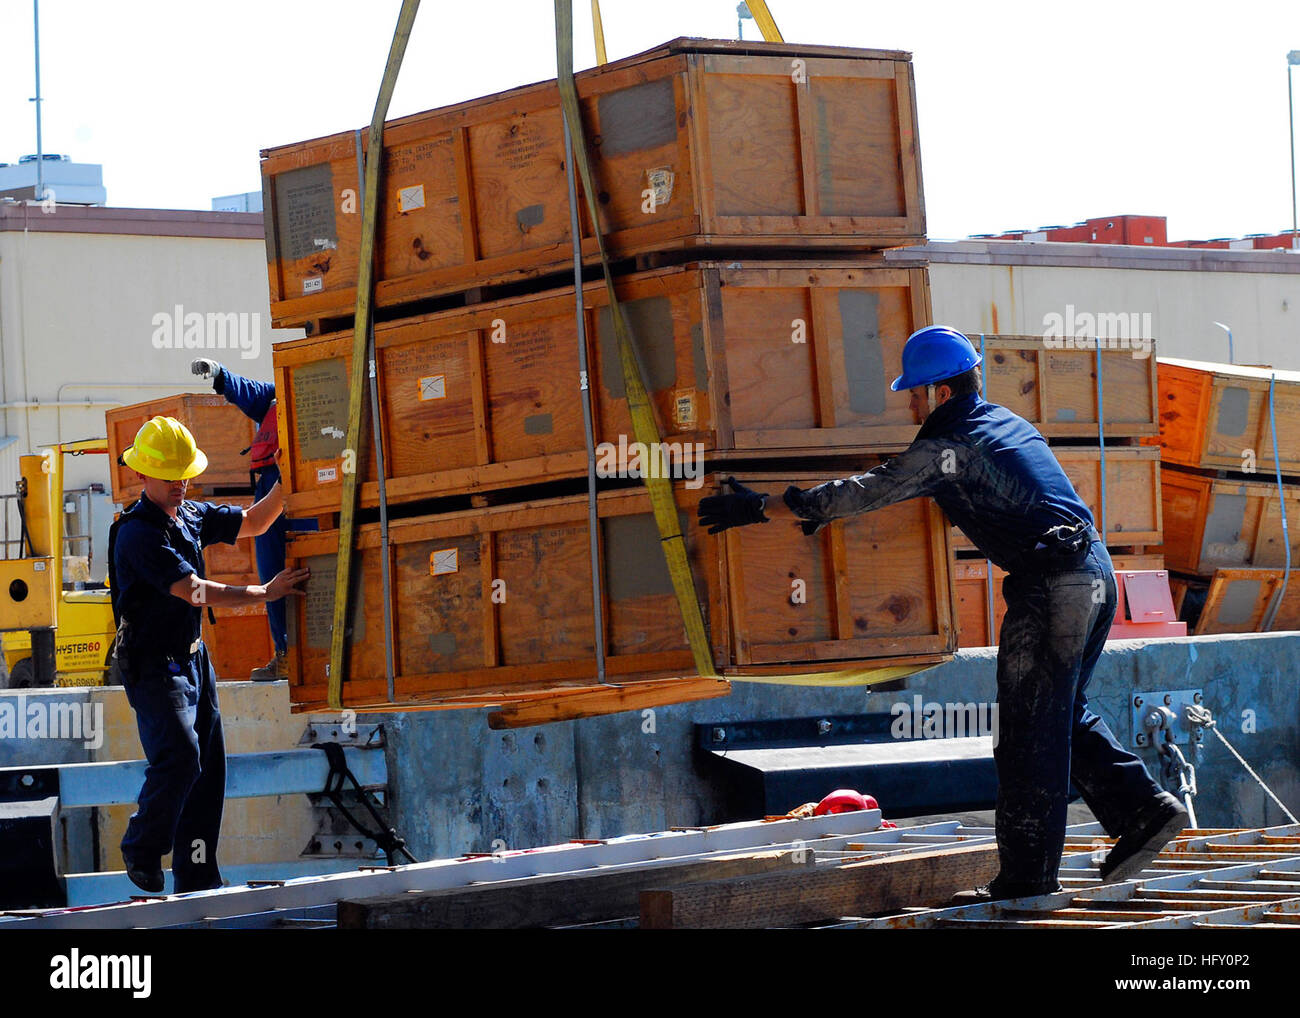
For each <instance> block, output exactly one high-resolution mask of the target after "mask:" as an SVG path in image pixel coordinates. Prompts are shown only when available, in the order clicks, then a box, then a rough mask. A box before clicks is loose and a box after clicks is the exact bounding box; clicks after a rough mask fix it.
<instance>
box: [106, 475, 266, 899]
mask: <svg viewBox="0 0 1300 1018" xmlns="http://www.w3.org/2000/svg"><path fill="white" fill-rule="evenodd" d="M176 517H177V518H176V519H175V520H173V519H172V518H171V517H170V516H168V515H167V513H166V512H164V511H163V510H162V509H161V508H159V507H158V506H157V505H155V504H154V503H153V502H151V501H150V500H149V499H148V497H147V496H145V495H143V494H142V495H141V496H140V498H139V500H138V501H136V502H134V503H133V504H132V505H131V506H130V507H129V508H127V509H126V510H125V511H124V512H123V513H122V515H121V517H120V518H119V519H118V521H117V522H116V523H114V524H113V529H112V531H111V532H110V536H109V545H110V552H109V555H110V557H111V559H112V576H111V579H110V583H111V585H112V589H113V590H114V592H115V593H114V610H115V613H117V614H118V616H119V625H118V642H117V647H118V652H117V653H118V663H119V666H120V667H121V670H122V681H123V685H124V686H125V688H126V696H127V700H128V701H129V702H130V704H131V706H132V708H133V709H134V710H135V716H136V724H137V726H138V728H139V730H140V742H141V744H142V745H143V746H144V752H145V756H146V757H147V758H148V761H149V766H148V767H147V768H146V769H145V777H144V787H143V788H142V789H141V791H140V797H139V809H138V810H137V811H136V812H135V814H134V815H133V816H132V817H131V820H130V822H129V823H128V824H127V828H126V835H125V836H124V837H123V838H122V856H123V858H124V859H125V860H126V861H127V863H128V866H130V865H140V866H141V867H142V868H152V867H153V866H155V865H156V864H157V863H158V862H160V860H161V859H162V857H163V856H164V855H166V854H167V853H168V852H172V874H173V876H174V878H175V890H176V892H177V893H180V892H185V891H199V890H206V889H208V888H213V887H220V886H221V872H220V870H219V869H218V868H217V839H218V837H219V835H220V833H221V811H222V806H223V803H224V800H225V794H226V749H225V739H224V736H223V733H222V729H221V712H220V709H219V708H218V706H217V677H216V674H215V673H214V672H213V670H212V663H211V662H210V661H209V660H208V650H207V647H205V646H204V644H203V641H202V639H201V638H200V633H201V628H200V627H201V625H202V620H203V615H202V609H201V607H200V606H198V605H194V604H191V603H189V602H188V601H184V600H182V599H180V598H178V597H176V596H175V595H173V594H172V593H170V589H171V586H172V584H174V583H175V582H176V581H177V580H183V579H185V578H186V577H187V576H190V575H191V574H194V575H197V576H198V577H200V578H202V577H203V548H205V547H207V546H208V545H210V544H216V543H217V542H225V543H226V544H234V543H235V539H236V538H237V537H238V536H239V528H240V526H241V524H242V523H243V521H244V514H243V510H241V509H240V508H239V507H238V506H229V505H213V504H212V503H211V502H188V501H187V502H183V503H182V504H181V506H180V508H179V509H177V512H176ZM173 846H174V847H175V851H174V852H173Z"/></svg>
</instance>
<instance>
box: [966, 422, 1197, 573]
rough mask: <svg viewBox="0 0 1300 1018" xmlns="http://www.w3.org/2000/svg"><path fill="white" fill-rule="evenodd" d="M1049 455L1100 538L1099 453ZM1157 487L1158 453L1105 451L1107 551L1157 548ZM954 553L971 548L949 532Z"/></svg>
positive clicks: (1072, 449) (1056, 449)
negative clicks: (1065, 477)
mask: <svg viewBox="0 0 1300 1018" xmlns="http://www.w3.org/2000/svg"><path fill="white" fill-rule="evenodd" d="M1052 452H1053V453H1054V454H1055V456H1056V458H1057V460H1058V461H1059V462H1060V464H1061V468H1062V469H1063V470H1064V471H1065V473H1066V475H1067V476H1068V477H1069V478H1070V483H1071V484H1073V485H1074V490H1075V491H1076V492H1078V494H1079V497H1080V498H1081V499H1083V501H1084V504H1085V505H1087V506H1088V508H1089V509H1090V510H1091V511H1092V516H1093V520H1094V521H1095V522H1096V525H1097V531H1098V532H1099V533H1100V532H1101V529H1102V516H1101V511H1100V508H1101V506H1100V503H1101V450H1099V449H1097V448H1096V447H1086V446H1053V447H1052ZM1160 482H1161V471H1160V450H1159V449H1156V448H1154V447H1151V446H1135V447H1128V448H1116V449H1112V448H1110V447H1109V446H1108V447H1107V449H1106V509H1107V512H1106V533H1105V534H1104V535H1102V539H1103V540H1104V541H1105V542H1106V545H1107V546H1108V547H1111V546H1124V547H1127V548H1132V549H1136V548H1141V547H1144V546H1146V545H1158V544H1160V542H1161V540H1162V536H1161V535H1162V531H1163V523H1162V520H1161V512H1162V506H1161V500H1160ZM953 547H954V548H956V549H958V550H966V549H970V548H974V545H973V544H972V543H971V542H970V540H969V539H968V538H967V537H966V535H965V534H962V533H961V532H960V531H959V530H957V528H956V527H954V528H953ZM1135 553H1136V552H1135ZM1170 568H1174V567H1173V566H1170Z"/></svg>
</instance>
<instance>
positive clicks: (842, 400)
mask: <svg viewBox="0 0 1300 1018" xmlns="http://www.w3.org/2000/svg"><path fill="white" fill-rule="evenodd" d="M618 288H619V299H620V301H626V304H625V305H624V306H625V309H626V312H627V314H628V317H629V320H630V322H631V324H632V328H633V330H634V332H635V336H636V339H635V342H636V344H637V346H638V348H639V350H640V352H641V359H642V363H643V365H644V368H643V370H644V372H645V377H646V381H647V386H648V388H649V389H650V390H651V393H652V398H653V401H654V404H655V410H656V416H657V417H658V419H659V421H660V425H661V428H662V430H663V433H664V435H665V440H666V441H668V442H671V443H677V444H679V445H680V444H682V443H687V444H689V445H690V446H691V448H692V449H694V447H695V443H699V446H700V447H699V451H701V452H708V453H713V452H715V451H733V452H736V453H737V454H740V453H744V454H746V455H754V456H772V455H782V456H790V455H795V454H799V453H812V454H826V453H831V452H834V451H837V450H838V451H843V450H846V449H848V450H854V449H861V448H864V447H865V448H874V449H882V448H890V449H901V448H903V447H904V446H906V445H907V443H908V442H910V441H911V440H912V438H913V437H914V436H915V434H916V429H917V426H918V422H917V420H916V419H915V417H914V415H913V413H912V410H911V409H910V405H909V400H908V394H907V393H906V392H891V391H890V390H889V382H890V380H891V379H892V378H893V377H894V376H895V375H897V374H898V373H899V372H900V371H901V370H902V365H901V359H902V349H903V344H904V343H905V342H906V340H907V337H908V335H909V334H910V333H911V332H912V331H913V330H914V329H916V328H919V327H921V326H922V325H924V324H925V323H927V322H928V321H929V292H928V287H927V284H926V270H925V269H924V268H921V267H919V266H915V265H913V266H911V267H885V266H884V265H883V264H882V263H881V262H880V261H879V260H878V259H860V260H858V261H855V262H854V263H851V264H828V263H824V262H823V263H816V262H809V263H804V264H795V263H766V262H763V263H749V262H746V263H738V262H732V263H728V264H726V265H723V264H719V263H714V262H705V263H698V264H692V265H687V266H678V267H674V268H667V269H656V270H652V271H648V272H642V273H637V274H635V275H632V276H628V277H625V278H624V279H623V280H622V281H621V282H620V283H619V287H618ZM584 302H585V306H586V308H587V312H586V315H587V319H586V323H587V327H586V336H587V341H588V358H589V363H590V365H591V370H590V377H591V378H592V380H593V386H592V391H593V393H594V397H595V398H594V403H595V424H596V442H597V443H601V442H607V443H609V447H610V449H611V451H613V452H616V451H617V450H618V449H626V448H628V447H630V446H632V445H633V444H634V442H635V436H634V435H633V433H632V423H631V418H630V416H629V415H628V412H627V404H626V400H625V397H624V392H623V375H622V370H621V367H620V363H619V359H618V352H617V344H616V342H615V339H614V335H613V330H612V327H611V325H610V317H609V311H608V298H607V295H606V292H605V288H604V285H603V284H591V285H589V286H587V287H585V288H584ZM574 307H575V304H574V297H573V291H572V288H569V289H559V290H552V291H548V292H546V293H543V294H538V295H536V296H532V297H526V298H516V299H511V300H504V301H497V302H493V303H490V304H487V305H481V306H478V307H475V308H473V309H469V310H465V309H461V310H457V311H446V312H440V313H438V314H433V315H427V316H423V317H420V318H416V319H411V320H403V321H399V322H392V323H387V324H383V325H380V326H378V327H377V328H376V330H375V346H376V351H377V363H378V366H377V374H378V379H377V381H378V386H379V391H380V404H381V406H382V410H383V414H382V420H383V428H384V435H383V438H384V445H385V453H386V467H387V472H388V478H387V496H388V499H389V500H390V502H395V503H396V502H403V501H411V500H416V499H421V498H427V497H430V496H434V495H439V494H448V493H453V492H466V491H476V490H481V489H485V488H493V487H506V486H512V485H521V484H527V483H531V482H536V481H543V480H549V479H555V478H560V477H582V476H585V475H586V470H587V453H586V445H585V440H584V436H583V423H582V403H581V397H580V393H579V390H578V385H577V380H578V377H579V372H578V338H577V321H576V315H575V313H574ZM351 348H352V334H351V333H350V332H343V333H335V334H332V335H327V336H321V337H314V338H313V337H309V338H307V339H301V340H295V341H293V342H289V343H281V344H278V345H277V346H276V347H275V351H274V358H275V376H276V389H277V391H278V392H279V393H280V394H281V400H280V407H281V411H280V417H279V423H280V443H281V447H282V448H283V449H284V450H285V455H284V459H283V463H282V471H281V472H282V476H283V480H284V484H285V487H286V489H287V491H288V504H289V511H290V512H291V513H292V514H294V515H306V514H310V513H312V512H316V511H321V510H329V509H337V508H338V505H339V498H340V492H341V489H342V476H343V462H342V459H341V457H342V453H343V447H344V445H345V440H344V437H343V429H344V427H345V426H346V421H345V416H346V414H345V408H346V404H347V385H348V372H349V369H350V365H351ZM370 451H371V446H370V444H369V443H366V446H365V448H364V449H363V450H362V455H361V456H360V458H359V460H358V469H359V470H360V471H361V476H362V479H363V484H362V488H361V502H362V504H363V505H367V506H373V505H376V504H377V503H378V485H377V483H376V478H375V468H374V464H373V462H372V457H371V455H370Z"/></svg>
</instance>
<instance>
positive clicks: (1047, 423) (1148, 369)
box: [971, 336, 1157, 438]
mask: <svg viewBox="0 0 1300 1018" xmlns="http://www.w3.org/2000/svg"><path fill="white" fill-rule="evenodd" d="M971 342H973V343H975V344H976V346H977V347H978V345H979V342H980V339H979V337H978V336H971ZM1134 353H1135V351H1131V350H1103V351H1102V353H1101V371H1102V377H1101V380H1102V385H1101V391H1102V396H1103V404H1102V405H1103V408H1104V410H1105V429H1106V436H1107V438H1122V437H1136V436H1142V435H1154V434H1155V433H1156V430H1157V426H1156V361H1155V358H1154V357H1152V356H1145V357H1143V356H1137V357H1135V356H1134ZM984 377H985V379H986V380H987V385H988V399H989V402H991V403H998V404H1001V405H1002V406H1004V407H1006V408H1007V409H1008V410H1012V411H1014V412H1015V413H1017V414H1019V415H1020V416H1021V417H1023V418H1024V419H1025V420H1027V421H1029V423H1030V424H1032V425H1034V426H1035V427H1036V428H1038V430H1039V431H1040V432H1041V433H1042V434H1043V435H1045V436H1046V437H1048V438H1096V437H1097V353H1096V351H1095V350H1083V349H1078V350H1076V349H1066V348H1063V347H1060V346H1057V345H1053V343H1052V342H1051V341H1050V340H1045V339H1044V338H1043V337H1041V336H985V337H984Z"/></svg>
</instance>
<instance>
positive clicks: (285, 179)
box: [262, 39, 925, 327]
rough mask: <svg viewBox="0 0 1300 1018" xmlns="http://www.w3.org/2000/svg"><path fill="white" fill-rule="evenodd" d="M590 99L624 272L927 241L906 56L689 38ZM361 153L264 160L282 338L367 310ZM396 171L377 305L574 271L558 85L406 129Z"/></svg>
mask: <svg viewBox="0 0 1300 1018" xmlns="http://www.w3.org/2000/svg"><path fill="white" fill-rule="evenodd" d="M800 71H802V72H803V75H802V76H805V77H806V81H803V82H800V81H798V80H796V79H797V78H799V77H800V76H801V75H800V73H799V72H800ZM577 88H578V95H579V99H580V105H581V107H582V115H583V122H584V126H585V128H586V131H587V136H588V140H589V144H590V148H591V150H592V157H593V163H594V167H593V172H594V174H595V177H596V186H597V188H598V189H599V193H600V199H601V202H602V205H601V209H600V220H601V223H600V225H601V228H602V230H603V231H604V232H605V234H606V236H607V243H608V246H609V249H610V252H611V255H612V256H613V257H615V258H625V257H628V256H631V255H637V254H642V253H646V252H658V251H665V250H670V249H678V250H681V249H688V248H691V247H708V246H740V245H747V246H751V247H752V246H756V245H764V246H769V247H771V246H777V247H786V248H796V247H797V248H799V249H801V250H808V249H812V248H822V249H826V248H840V249H850V250H858V251H863V250H871V249H879V248H883V247H892V246H897V245H901V244H905V243H907V242H908V241H913V240H921V239H923V238H924V235H925V211H924V199H923V197H922V193H921V169H920V159H919V151H918V144H917V129H916V104H915V99H914V95H913V81H912V65H911V57H910V55H909V54H907V53H899V52H894V51H881V50H865V49H850V48H844V47H834V46H793V45H782V44H768V43H753V42H745V43H729V42H716V41H710V40H701V39H676V40H674V41H672V42H669V43H666V44H664V45H662V46H659V47H657V48H655V49H652V50H648V51H646V52H644V53H640V54H637V55H635V56H630V57H627V58H625V59H623V60H617V61H614V62H612V63H609V64H605V65H603V66H601V67H595V68H592V69H589V70H586V71H583V72H582V73H581V74H579V75H577ZM355 145H356V135H355V133H354V132H352V131H348V132H345V133H342V134H336V135H333V136H330V137H327V138H319V139H316V140H313V141H306V142H301V143H299V144H293V145H285V146H281V147H278V148H272V149H267V150H265V151H264V152H263V153H262V157H263V159H262V188H263V195H264V198H263V205H264V208H265V215H266V229H267V260H268V274H269V280H270V295H271V315H272V319H273V322H274V324H275V326H276V327H284V326H290V325H302V324H304V323H305V322H308V321H312V320H316V319H321V318H325V317H329V316H351V314H352V312H353V307H354V304H355V301H356V294H355V289H356V280H357V259H358V253H359V250H360V239H361V216H360V215H358V214H356V205H355V195H356V193H357V191H358V189H359V184H358V179H357V157H356V150H355ZM384 156H385V158H384V181H383V199H382V200H383V208H382V210H381V213H380V216H379V221H378V223H377V230H378V237H377V242H376V243H377V248H376V257H375V273H376V287H375V300H376V302H377V304H378V305H380V306H387V305H394V304H402V303H406V302H410V301H412V300H417V299H420V298H425V297H429V296H432V295H435V294H445V293H455V292H459V291H464V290H468V289H470V288H472V287H478V286H484V285H488V284H491V283H502V282H512V281H521V280H526V279H532V278H535V277H538V276H541V275H544V274H547V273H555V272H561V271H564V270H566V269H568V268H569V267H570V266H571V265H572V247H571V240H570V229H569V222H570V217H569V205H568V188H567V184H566V178H565V159H564V143H563V133H562V127H561V115H560V94H559V89H558V87H557V85H556V82H555V81H553V80H552V81H546V82H542V83H540V84H536V85H528V86H526V87H523V88H516V89H513V90H511V91H508V92H503V93H501V94H499V95H493V96H488V97H485V98H481V99H474V100H471V101H469V102H464V103H460V104H458V105H455V106H448V107H445V108H443V109H438V110H432V111H430V112H427V113H418V114H415V115H413V116H409V117H404V118H401V119H398V120H394V121H391V122H390V123H388V124H387V125H386V126H385V128H384ZM647 192H649V193H650V194H651V195H652V196H653V205H649V204H648V198H647ZM349 193H350V194H351V195H352V196H353V204H352V205H351V207H349V206H348V204H347V201H348V199H347V195H348V194H349ZM582 211H583V220H584V224H583V227H582V229H583V234H584V240H583V250H584V256H586V257H588V258H589V259H590V258H594V257H595V255H596V242H595V237H594V234H593V233H592V227H591V222H590V216H589V214H588V213H587V210H586V209H585V207H584V209H583V210H582Z"/></svg>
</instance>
